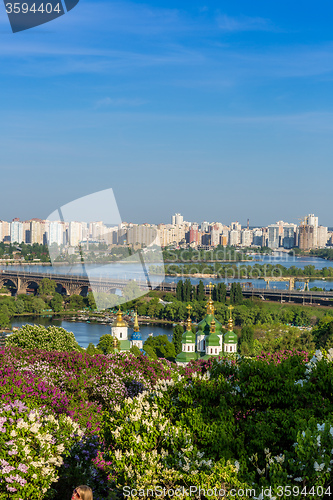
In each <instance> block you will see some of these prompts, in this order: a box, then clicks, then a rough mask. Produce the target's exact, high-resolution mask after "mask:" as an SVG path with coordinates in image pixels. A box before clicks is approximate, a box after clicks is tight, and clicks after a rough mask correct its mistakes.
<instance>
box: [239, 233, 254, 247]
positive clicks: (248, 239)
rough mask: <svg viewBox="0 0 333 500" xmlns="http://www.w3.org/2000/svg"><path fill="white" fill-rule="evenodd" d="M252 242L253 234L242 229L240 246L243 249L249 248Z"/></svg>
mask: <svg viewBox="0 0 333 500" xmlns="http://www.w3.org/2000/svg"><path fill="white" fill-rule="evenodd" d="M252 242H253V232H252V231H251V230H250V229H243V230H242V231H241V245H242V246H243V247H250V246H251V245H252Z"/></svg>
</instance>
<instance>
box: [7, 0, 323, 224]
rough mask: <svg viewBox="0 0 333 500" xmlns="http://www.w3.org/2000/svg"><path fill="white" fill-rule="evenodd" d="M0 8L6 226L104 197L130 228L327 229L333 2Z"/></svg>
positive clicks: (82, 3)
mask: <svg viewBox="0 0 333 500" xmlns="http://www.w3.org/2000/svg"><path fill="white" fill-rule="evenodd" d="M272 4H273V2H263V1H262V0H261V1H253V0H251V2H249V1H245V0H242V1H238V2H230V1H229V2H221V1H219V2H216V1H202V2H201V1H197V0H193V1H191V2H188V1H186V2H185V1H181V0H178V1H177V2H175V1H172V0H169V1H168V2H166V1H157V0H156V1H147V2H145V3H141V2H138V1H134V2H112V1H110V0H107V1H97V2H96V1H94V2H90V1H85V0H80V2H79V4H78V5H77V7H75V8H74V9H73V10H72V11H71V12H70V13H68V14H66V15H65V16H63V17H61V18H59V19H56V20H55V21H52V22H51V23H48V24H46V25H44V26H40V27H38V28H35V29H31V30H28V31H25V32H20V33H16V34H12V33H11V31H10V27H9V23H8V19H7V18H6V13H5V9H4V5H3V4H2V3H1V5H0V110H1V120H0V169H1V170H0V171H1V186H2V189H1V212H0V219H4V220H11V219H12V218H13V217H17V216H18V217H21V219H28V218H31V217H41V218H45V217H46V216H47V215H48V214H50V213H51V212H53V211H54V210H55V209H57V208H58V207H59V206H61V205H64V204H65V203H68V202H70V201H72V200H74V199H76V198H79V197H81V196H85V195H87V194H90V193H92V192H95V191H99V190H102V189H106V188H109V187H110V188H113V190H114V194H115V197H116V200H117V202H118V206H119V210H120V214H121V217H122V219H123V220H125V221H132V222H137V223H141V222H153V223H159V222H169V221H170V216H171V214H173V213H175V212H181V213H182V214H183V215H184V218H185V219H186V220H192V221H198V222H201V221H203V220H208V221H222V222H224V223H226V224H229V223H230V222H231V221H235V220H238V221H240V222H241V223H242V224H246V220H247V218H249V219H250V224H251V225H255V224H257V225H266V224H269V223H273V222H275V221H276V220H280V219H282V220H286V221H288V222H295V223H297V222H298V217H301V216H304V215H306V214H308V213H315V214H316V215H317V216H319V223H321V224H323V225H328V226H333V217H332V209H331V207H332V181H333V169H332V164H333V141H332V134H333V102H332V96H333V35H332V33H333V32H332V21H331V20H332V14H333V6H332V4H331V2H328V1H325V2H324V1H319V2H317V3H316V5H315V7H314V4H313V2H303V3H299V2H297V4H296V3H295V2H294V3H293V4H291V3H290V2H287V1H280V2H274V4H273V5H272Z"/></svg>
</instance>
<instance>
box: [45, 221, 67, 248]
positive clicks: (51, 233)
mask: <svg viewBox="0 0 333 500" xmlns="http://www.w3.org/2000/svg"><path fill="white" fill-rule="evenodd" d="M65 231H66V229H65V225H64V223H63V222H60V221H53V222H50V223H49V230H48V244H49V245H52V244H53V243H56V244H57V245H58V246H60V245H62V244H63V243H64V241H65V240H64V232H65Z"/></svg>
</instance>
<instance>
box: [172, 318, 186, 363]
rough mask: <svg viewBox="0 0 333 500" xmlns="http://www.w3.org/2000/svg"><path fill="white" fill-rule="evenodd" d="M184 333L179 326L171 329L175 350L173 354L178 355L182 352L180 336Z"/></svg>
mask: <svg viewBox="0 0 333 500" xmlns="http://www.w3.org/2000/svg"><path fill="white" fill-rule="evenodd" d="M183 333H184V328H183V327H182V326H181V325H176V326H175V327H174V329H173V335H172V343H173V345H174V348H175V354H176V356H177V354H179V353H180V352H181V350H182V336H183Z"/></svg>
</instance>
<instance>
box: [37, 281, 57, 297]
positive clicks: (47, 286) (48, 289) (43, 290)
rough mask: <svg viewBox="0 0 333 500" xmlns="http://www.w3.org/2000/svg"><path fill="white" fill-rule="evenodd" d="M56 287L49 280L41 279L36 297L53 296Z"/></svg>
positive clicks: (53, 282)
mask: <svg viewBox="0 0 333 500" xmlns="http://www.w3.org/2000/svg"><path fill="white" fill-rule="evenodd" d="M56 288H57V285H56V283H55V281H52V280H50V279H49V278H43V279H42V281H41V282H40V283H39V286H38V295H39V296H41V295H50V296H53V295H54V294H55V290H56Z"/></svg>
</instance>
